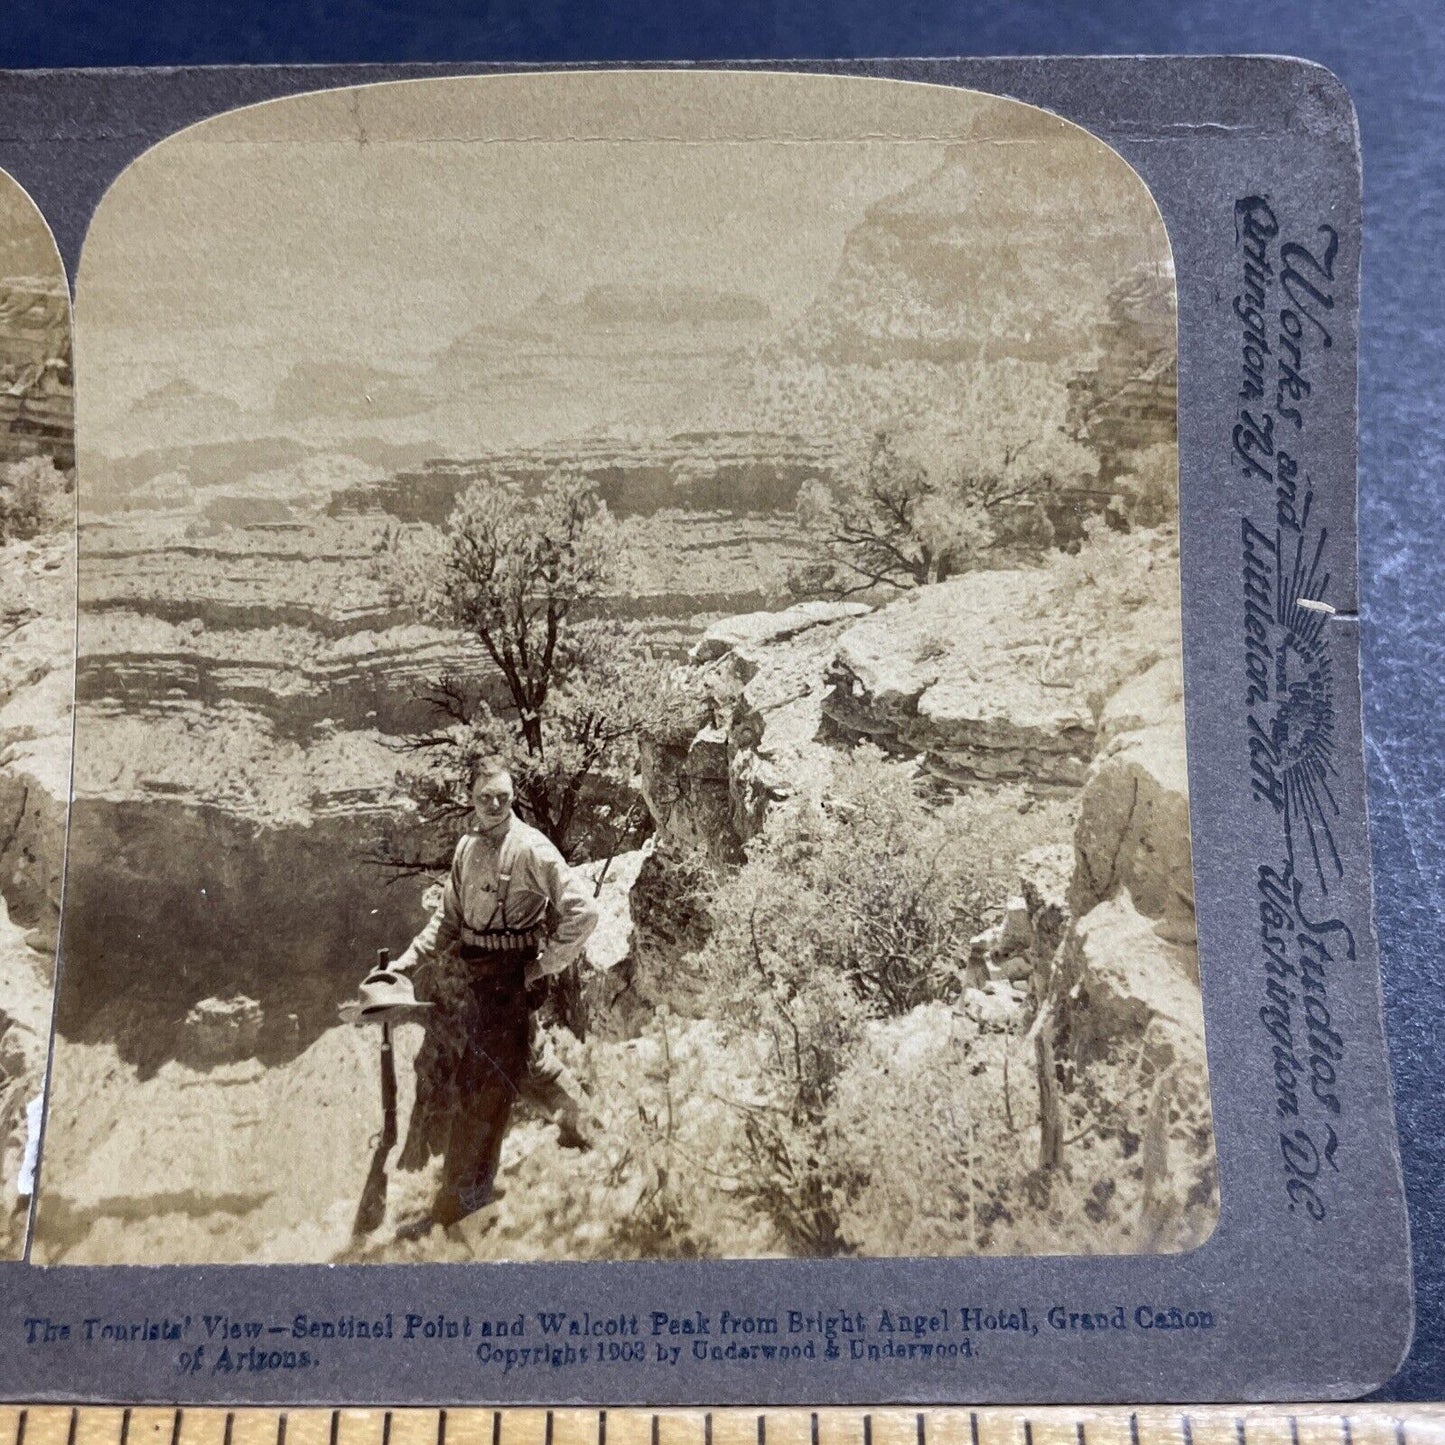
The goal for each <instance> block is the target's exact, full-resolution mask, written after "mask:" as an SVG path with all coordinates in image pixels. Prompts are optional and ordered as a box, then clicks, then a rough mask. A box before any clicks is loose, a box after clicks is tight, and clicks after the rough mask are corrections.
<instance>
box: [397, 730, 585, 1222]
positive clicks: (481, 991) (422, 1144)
mask: <svg viewBox="0 0 1445 1445" xmlns="http://www.w3.org/2000/svg"><path fill="white" fill-rule="evenodd" d="M468 793H469V796H470V800H471V804H472V810H473V814H472V822H471V825H470V827H469V828H468V830H467V832H465V833H464V834H463V835H462V837H461V839H460V840H459V841H458V843H457V847H456V852H455V854H454V855H453V857H452V866H451V872H450V873H449V874H448V876H447V880H446V884H445V886H444V888H443V890H442V898H441V902H440V903H439V904H438V906H437V909H436V911H435V913H433V915H432V917H431V919H430V920H429V922H428V923H427V925H426V927H425V928H423V929H422V931H421V932H420V933H419V934H418V935H417V936H416V938H415V939H413V940H412V943H411V946H410V947H409V948H408V949H407V950H406V952H405V953H404V954H402V956H401V957H400V958H399V959H397V961H396V962H395V963H394V964H392V965H391V967H392V968H393V969H394V970H395V971H397V972H400V973H410V972H411V971H412V970H413V969H415V968H417V967H419V966H421V965H423V964H429V965H431V966H432V967H431V974H432V987H431V1002H432V1005H433V1008H432V1013H431V1015H430V1017H429V1020H428V1023H427V1035H426V1040H425V1042H424V1043H423V1044H422V1046H421V1049H420V1050H419V1052H418V1054H417V1059H416V1075H417V1086H416V1103H415V1105H414V1106H413V1109H412V1116H411V1123H410V1126H409V1128H408V1131H407V1140H406V1145H405V1147H404V1148H403V1150H402V1154H401V1158H400V1160H399V1161H398V1164H399V1167H400V1168H402V1169H419V1168H421V1167H422V1166H423V1165H424V1164H425V1163H426V1162H427V1160H428V1159H430V1158H431V1157H432V1156H433V1155H437V1154H440V1155H441V1156H442V1177H441V1184H440V1186H439V1188H438V1190H437V1194H436V1198H435V1200H434V1201H433V1204H432V1210H431V1219H430V1220H429V1221H428V1223H429V1224H440V1225H444V1226H445V1225H450V1224H455V1223H456V1222H457V1221H458V1220H459V1219H463V1218H465V1217H466V1216H467V1215H468V1214H471V1213H473V1212H474V1211H476V1210H478V1209H481V1208H483V1207H484V1206H485V1205H487V1204H489V1203H490V1202H491V1201H492V1199H493V1198H494V1197H495V1194H496V1191H495V1187H494V1186H495V1180H496V1174H497V1165H498V1161H499V1159H500V1156H501V1150H502V1139H503V1136H504V1135H505V1134H506V1129H507V1120H508V1117H509V1116H510V1114H511V1112H512V1105H513V1104H514V1103H515V1102H516V1100H517V1096H518V1094H519V1093H520V1092H523V1091H524V1090H525V1091H527V1092H530V1093H538V1092H541V1093H544V1094H545V1093H548V1092H552V1093H558V1092H560V1089H559V1086H558V1085H557V1082H556V1080H555V1078H546V1077H543V1078H541V1079H538V1080H532V1081H530V1087H529V1080H528V1054H529V1047H530V1023H531V1019H530V1011H529V1009H528V1004H527V989H528V986H529V985H530V984H533V983H536V982H537V981H538V980H540V979H543V978H545V977H547V976H548V975H549V974H553V973H559V972H561V970H563V969H564V968H566V967H567V966H568V965H569V964H570V963H572V962H573V960H575V959H576V958H577V957H578V955H579V954H580V953H581V952H582V948H583V945H584V944H585V943H586V942H587V939H588V937H589V935H590V934H591V933H592V930H593V929H594V928H595V927H596V926H597V905H596V903H595V902H594V901H593V899H592V896H591V893H590V891H589V890H588V889H587V888H586V887H585V886H584V885H583V883H582V882H581V880H579V879H578V878H577V876H576V875H575V874H574V873H573V872H572V870H571V869H570V868H569V867H568V866H567V863H566V860H565V859H564V858H563V857H562V855H561V854H560V853H559V852H558V851H557V849H556V847H555V846H554V845H553V844H552V842H551V841H550V840H549V839H548V838H547V837H546V836H545V835H544V834H543V833H540V832H538V830H537V829H536V828H532V827H529V826H528V825H527V824H526V823H524V822H522V820H521V819H520V818H518V817H517V816H516V815H515V814H514V813H513V812H512V802H513V789H512V778H511V774H510V773H509V772H508V771H507V766H506V764H505V762H504V761H503V760H502V759H501V758H500V757H497V756H495V755H491V756H483V757H480V758H477V759H476V760H475V761H474V762H473V764H472V767H471V769H470V776H469V786H468ZM554 1071H555V1066H554Z"/></svg>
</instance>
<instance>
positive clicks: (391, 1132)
mask: <svg viewBox="0 0 1445 1445" xmlns="http://www.w3.org/2000/svg"><path fill="white" fill-rule="evenodd" d="M390 962H391V954H390V953H389V952H388V950H386V949H384V948H379V949H377V951H376V966H377V968H378V969H384V968H385V967H386V965H387V964H388V963H390ZM396 1133H397V1131H396V1053H395V1050H394V1049H393V1048H392V1043H391V1024H390V1022H389V1021H388V1020H385V1019H383V1020H382V1024H381V1133H380V1134H379V1135H377V1138H376V1147H375V1151H374V1152H373V1154H372V1156H371V1168H370V1169H369V1170H368V1171H367V1175H366V1183H365V1185H363V1187H362V1190H361V1202H360V1203H359V1204H358V1205H357V1206H356V1220H355V1222H354V1223H353V1224H352V1226H351V1237H352V1238H353V1239H360V1238H361V1237H362V1236H363V1235H367V1234H370V1233H371V1232H372V1231H373V1230H374V1229H376V1228H377V1227H378V1226H379V1225H380V1224H381V1221H382V1220H383V1219H384V1218H385V1217H386V1182H387V1181H386V1164H387V1160H388V1159H389V1158H390V1156H391V1151H392V1150H393V1149H394V1148H395V1147H396Z"/></svg>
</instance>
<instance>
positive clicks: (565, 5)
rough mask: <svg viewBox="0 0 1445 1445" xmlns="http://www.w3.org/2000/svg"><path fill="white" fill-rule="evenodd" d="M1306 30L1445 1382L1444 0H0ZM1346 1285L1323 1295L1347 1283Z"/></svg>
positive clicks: (539, 23) (125, 11)
mask: <svg viewBox="0 0 1445 1445" xmlns="http://www.w3.org/2000/svg"><path fill="white" fill-rule="evenodd" d="M1170 52H1175V53H1191V52H1194V53H1200V52H1212V53H1255V54H1260V53H1264V54H1275V55H1300V56H1305V57H1307V58H1309V59H1311V60H1317V61H1320V62H1322V63H1323V64H1325V65H1328V66H1329V67H1330V68H1331V69H1332V70H1334V71H1335V72H1336V73H1337V74H1338V75H1339V76H1340V77H1341V78H1342V79H1343V80H1344V82H1345V84H1346V85H1347V86H1348V87H1349V89H1350V91H1351V93H1352V94H1353V96H1354V98H1355V104H1356V106H1357V108H1358V111H1359V117H1360V130H1361V136H1362V141H1363V146H1364V157H1365V219H1366V238H1365V253H1364V299H1363V305H1364V316H1363V321H1362V326H1361V355H1360V408H1361V421H1360V428H1361V434H1360V510H1361V517H1360V524H1361V525H1360V536H1361V540H1360V548H1361V559H1360V560H1361V611H1362V614H1363V620H1364V644H1365V650H1364V660H1365V712H1366V732H1367V752H1368V757H1367V761H1368V768H1369V783H1370V801H1371V808H1372V816H1371V837H1372V842H1373V847H1374V853H1375V877H1376V890H1377V894H1376V896H1377V906H1378V922H1379V931H1380V946H1381V954H1382V957H1383V959H1384V980H1385V1002H1386V1009H1387V1026H1388V1029H1389V1034H1390V1049H1391V1061H1392V1067H1393V1071H1394V1079H1395V1091H1396V1105H1397V1111H1398V1117H1399V1127H1400V1136H1401V1145H1402V1150H1403V1153H1404V1159H1405V1182H1406V1188H1407V1191H1408V1194H1409V1202H1410V1217H1411V1227H1412V1230H1413V1236H1414V1252H1415V1261H1416V1291H1417V1294H1416V1333H1415V1343H1414V1346H1413V1348H1412V1350H1411V1353H1410V1357H1409V1359H1408V1360H1407V1362H1406V1364H1405V1366H1404V1368H1403V1369H1402V1371H1401V1372H1400V1374H1399V1375H1398V1376H1397V1377H1396V1379H1395V1380H1394V1382H1393V1383H1392V1385H1391V1386H1390V1389H1389V1391H1388V1393H1389V1394H1391V1395H1393V1396H1395V1397H1399V1398H1417V1399H1418V1398H1436V1399H1438V1398H1442V1397H1445V1092H1442V1090H1441V1088H1440V1085H1439V1082H1438V1072H1439V1064H1440V1060H1441V1058H1442V1050H1441V1048H1440V1046H1439V1042H1438V1040H1439V1036H1440V1034H1441V1032H1442V1031H1445V980H1442V973H1441V970H1440V968H1439V966H1438V963H1437V959H1438V955H1439V952H1440V950H1439V945H1438V942H1437V938H1438V934H1439V931H1440V928H1441V926H1442V922H1445V906H1442V905H1445V728H1442V726H1441V724H1440V722H1439V709H1440V708H1441V706H1442V705H1445V698H1442V696H1441V693H1442V682H1445V642H1442V635H1441V634H1442V627H1445V620H1442V613H1445V481H1442V465H1445V455H1442V452H1445V445H1442V435H1441V420H1442V413H1445V278H1442V270H1445V266H1442V262H1445V6H1442V5H1441V4H1440V3H1439V0H1317V3H1314V4H1310V5H1303V4H1295V3H1291V0H1277V3H1274V4H1270V3H1266V0H1253V3H1251V0H1197V3H1190V0H1183V3H1177V4H1176V3H1163V0H1155V3H1152V4H1151V3H1149V0H1093V3H1088V0H1015V3H1007V0H962V3H953V4H948V3H941V0H904V3H899V4H896V5H895V6H894V7H893V8H891V9H890V8H887V7H885V6H884V5H882V4H880V3H879V0H833V3H795V4H784V3H773V0H733V3H730V4H722V3H718V0H706V3H700V4H693V5H690V6H687V7H686V8H684V7H683V6H682V5H680V4H676V3H669V0H611V3H608V0H595V3H592V4H587V3H582V0H497V3H485V0H483V3H477V0H418V3H415V4H412V5H410V6H407V5H402V4H386V3H377V0H291V3H278V0H170V3H168V4H166V5H164V6H162V5H154V4H152V5H140V4H126V3H121V0H98V3H97V0H92V3H88V4H55V5H44V4H36V3H32V0H20V3H16V0H10V3H9V4H7V5H5V6H4V8H3V13H0V65H3V66H24V67H30V66H52V65H53V66H76V65H167V64H207V63H209V64H236V63H244V62H252V63H270V62H283V61H289V62H306V61H312V62H326V61H402V60H430V61H444V60H454V61H460V60H538V61H547V60H579V61H585V60H608V59H633V60H649V59H716V60H725V59H744V58H755V59H768V58H777V59H786V58H830V57H846V58H857V57H866V56H902V55H1033V54H1104V53H1112V54H1135V53H1155V54H1159V53H1170ZM1347 1307H1348V1304H1347V1302H1346V1301H1342V1308H1347Z"/></svg>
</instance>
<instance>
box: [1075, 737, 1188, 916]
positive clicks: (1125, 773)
mask: <svg viewBox="0 0 1445 1445" xmlns="http://www.w3.org/2000/svg"><path fill="white" fill-rule="evenodd" d="M1074 849H1075V854H1076V858H1077V866H1076V868H1075V871H1074V879H1073V883H1072V885H1071V886H1070V889H1069V907H1070V909H1071V910H1072V912H1073V913H1074V915H1075V917H1080V918H1081V917H1082V916H1083V915H1084V914H1086V913H1088V912H1089V911H1090V910H1091V909H1092V908H1094V907H1095V905H1096V904H1098V903H1099V902H1101V901H1102V900H1104V899H1107V898H1112V897H1113V896H1115V895H1116V894H1117V893H1120V892H1121V891H1127V892H1128V893H1129V894H1130V895H1131V897H1132V898H1133V900H1134V906H1135V907H1136V908H1137V909H1138V910H1139V912H1141V913H1143V914H1145V915H1146V916H1147V917H1149V918H1151V919H1155V920H1161V921H1164V922H1165V923H1166V925H1167V931H1168V932H1169V934H1170V936H1172V937H1173V938H1175V939H1176V941H1179V942H1192V940H1193V938H1194V874H1193V867H1192V862H1191V852H1190V842H1189V791H1188V777H1187V772H1186V767H1185V756H1184V720H1183V717H1182V715H1181V716H1180V717H1179V718H1178V719H1177V720H1176V721H1174V722H1165V723H1161V724H1158V725H1155V726H1152V727H1147V728H1143V729H1140V730H1138V731H1133V732H1127V733H1122V734H1120V735H1118V736H1117V737H1116V738H1115V739H1114V740H1113V741H1112V742H1111V743H1110V744H1109V745H1108V747H1107V748H1106V750H1105V751H1104V752H1103V753H1102V754H1101V756H1100V757H1099V758H1098V759H1097V760H1096V762H1095V763H1094V766H1093V767H1092V769H1091V770H1090V773H1089V779H1088V782H1087V783H1086V785H1085V787H1084V792H1083V797H1082V799H1081V802H1080V811H1079V822H1078V826H1077V828H1076V830H1075V834H1074Z"/></svg>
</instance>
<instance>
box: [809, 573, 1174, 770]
mask: <svg viewBox="0 0 1445 1445" xmlns="http://www.w3.org/2000/svg"><path fill="white" fill-rule="evenodd" d="M1055 590H1056V589H1055V587H1054V583H1053V579H1052V577H1051V574H1050V572H1049V571H1048V569H1046V568H1015V569H1011V570H1006V571H988V572H972V573H968V574H967V575H965V576H962V577H958V578H954V579H952V580H950V581H947V582H943V583H939V584H938V585H936V586H931V587H925V588H921V589H919V590H917V591H914V592H910V593H908V594H907V595H906V596H904V597H902V598H900V599H899V600H898V601H896V602H892V603H890V604H889V605H888V606H887V607H885V608H881V609H880V610H879V611H878V612H876V613H874V614H873V615H872V616H870V617H868V618H865V619H862V620H860V621H858V622H856V623H854V624H853V625H852V626H850V627H849V628H848V629H847V630H846V631H845V632H844V633H843V635H842V637H841V638H840V639H839V642H838V648H837V652H836V655H835V657H834V659H833V662H832V665H831V667H830V669H829V679H828V680H829V683H830V690H829V692H828V695H827V700H826V702H825V705H824V710H825V713H826V716H827V718H828V720H829V721H830V723H831V724H832V725H833V726H834V727H835V728H837V729H838V730H839V731H840V732H841V733H842V734H843V735H844V736H846V737H849V738H858V737H868V738H871V739H873V740H874V741H875V742H877V743H878V744H879V745H880V746H882V747H885V748H890V749H893V750H897V751H903V752H909V753H916V754H921V755H922V756H923V758H924V760H925V762H926V764H927V766H928V767H929V769H930V770H931V771H932V772H934V773H935V774H936V775H938V776H939V777H941V778H943V779H945V780H947V781H949V782H953V783H956V784H962V785H967V784H971V783H976V782H1006V781H1015V780H1024V781H1027V782H1030V783H1032V784H1033V785H1035V786H1045V787H1047V786H1054V787H1060V788H1065V787H1066V788H1074V787H1077V786H1079V785H1080V784H1081V783H1082V782H1083V780H1084V778H1085V776H1086V774H1087V771H1088V765H1089V761H1090V759H1091V758H1092V757H1093V754H1094V748H1095V732H1096V721H1095V719H1096V706H1097V693H1098V689H1099V688H1100V687H1101V686H1103V687H1107V686H1108V684H1109V681H1110V677H1111V675H1122V676H1128V675H1130V674H1131V673H1133V672H1134V671H1137V670H1138V669H1139V668H1140V667H1141V666H1144V665H1145V664H1146V663H1147V662H1151V661H1153V659H1154V658H1155V657H1156V656H1157V655H1158V644H1157V639H1154V638H1153V637H1152V636H1150V633H1151V631H1152V630H1153V629H1152V627H1151V623H1152V622H1153V620H1154V619H1153V617H1152V615H1151V616H1148V617H1140V618H1138V619H1134V620H1135V621H1136V622H1137V626H1131V627H1129V628H1126V629H1124V630H1122V631H1121V632H1120V633H1119V634H1118V635H1117V636H1111V637H1110V638H1108V639H1101V638H1099V637H1097V636H1095V635H1094V634H1095V633H1096V631H1097V624H1096V622H1095V621H1094V620H1093V619H1092V618H1089V617H1086V616H1076V615H1074V612H1075V611H1078V610H1080V609H1079V608H1077V607H1076V606H1075V604H1074V603H1073V602H1070V603H1069V605H1068V606H1064V605H1062V604H1060V603H1059V602H1058V601H1057V599H1056V598H1055ZM1060 639H1067V644H1066V645H1065V646H1064V647H1063V648H1060V647H1059V646H1058V643H1059V641H1060Z"/></svg>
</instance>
